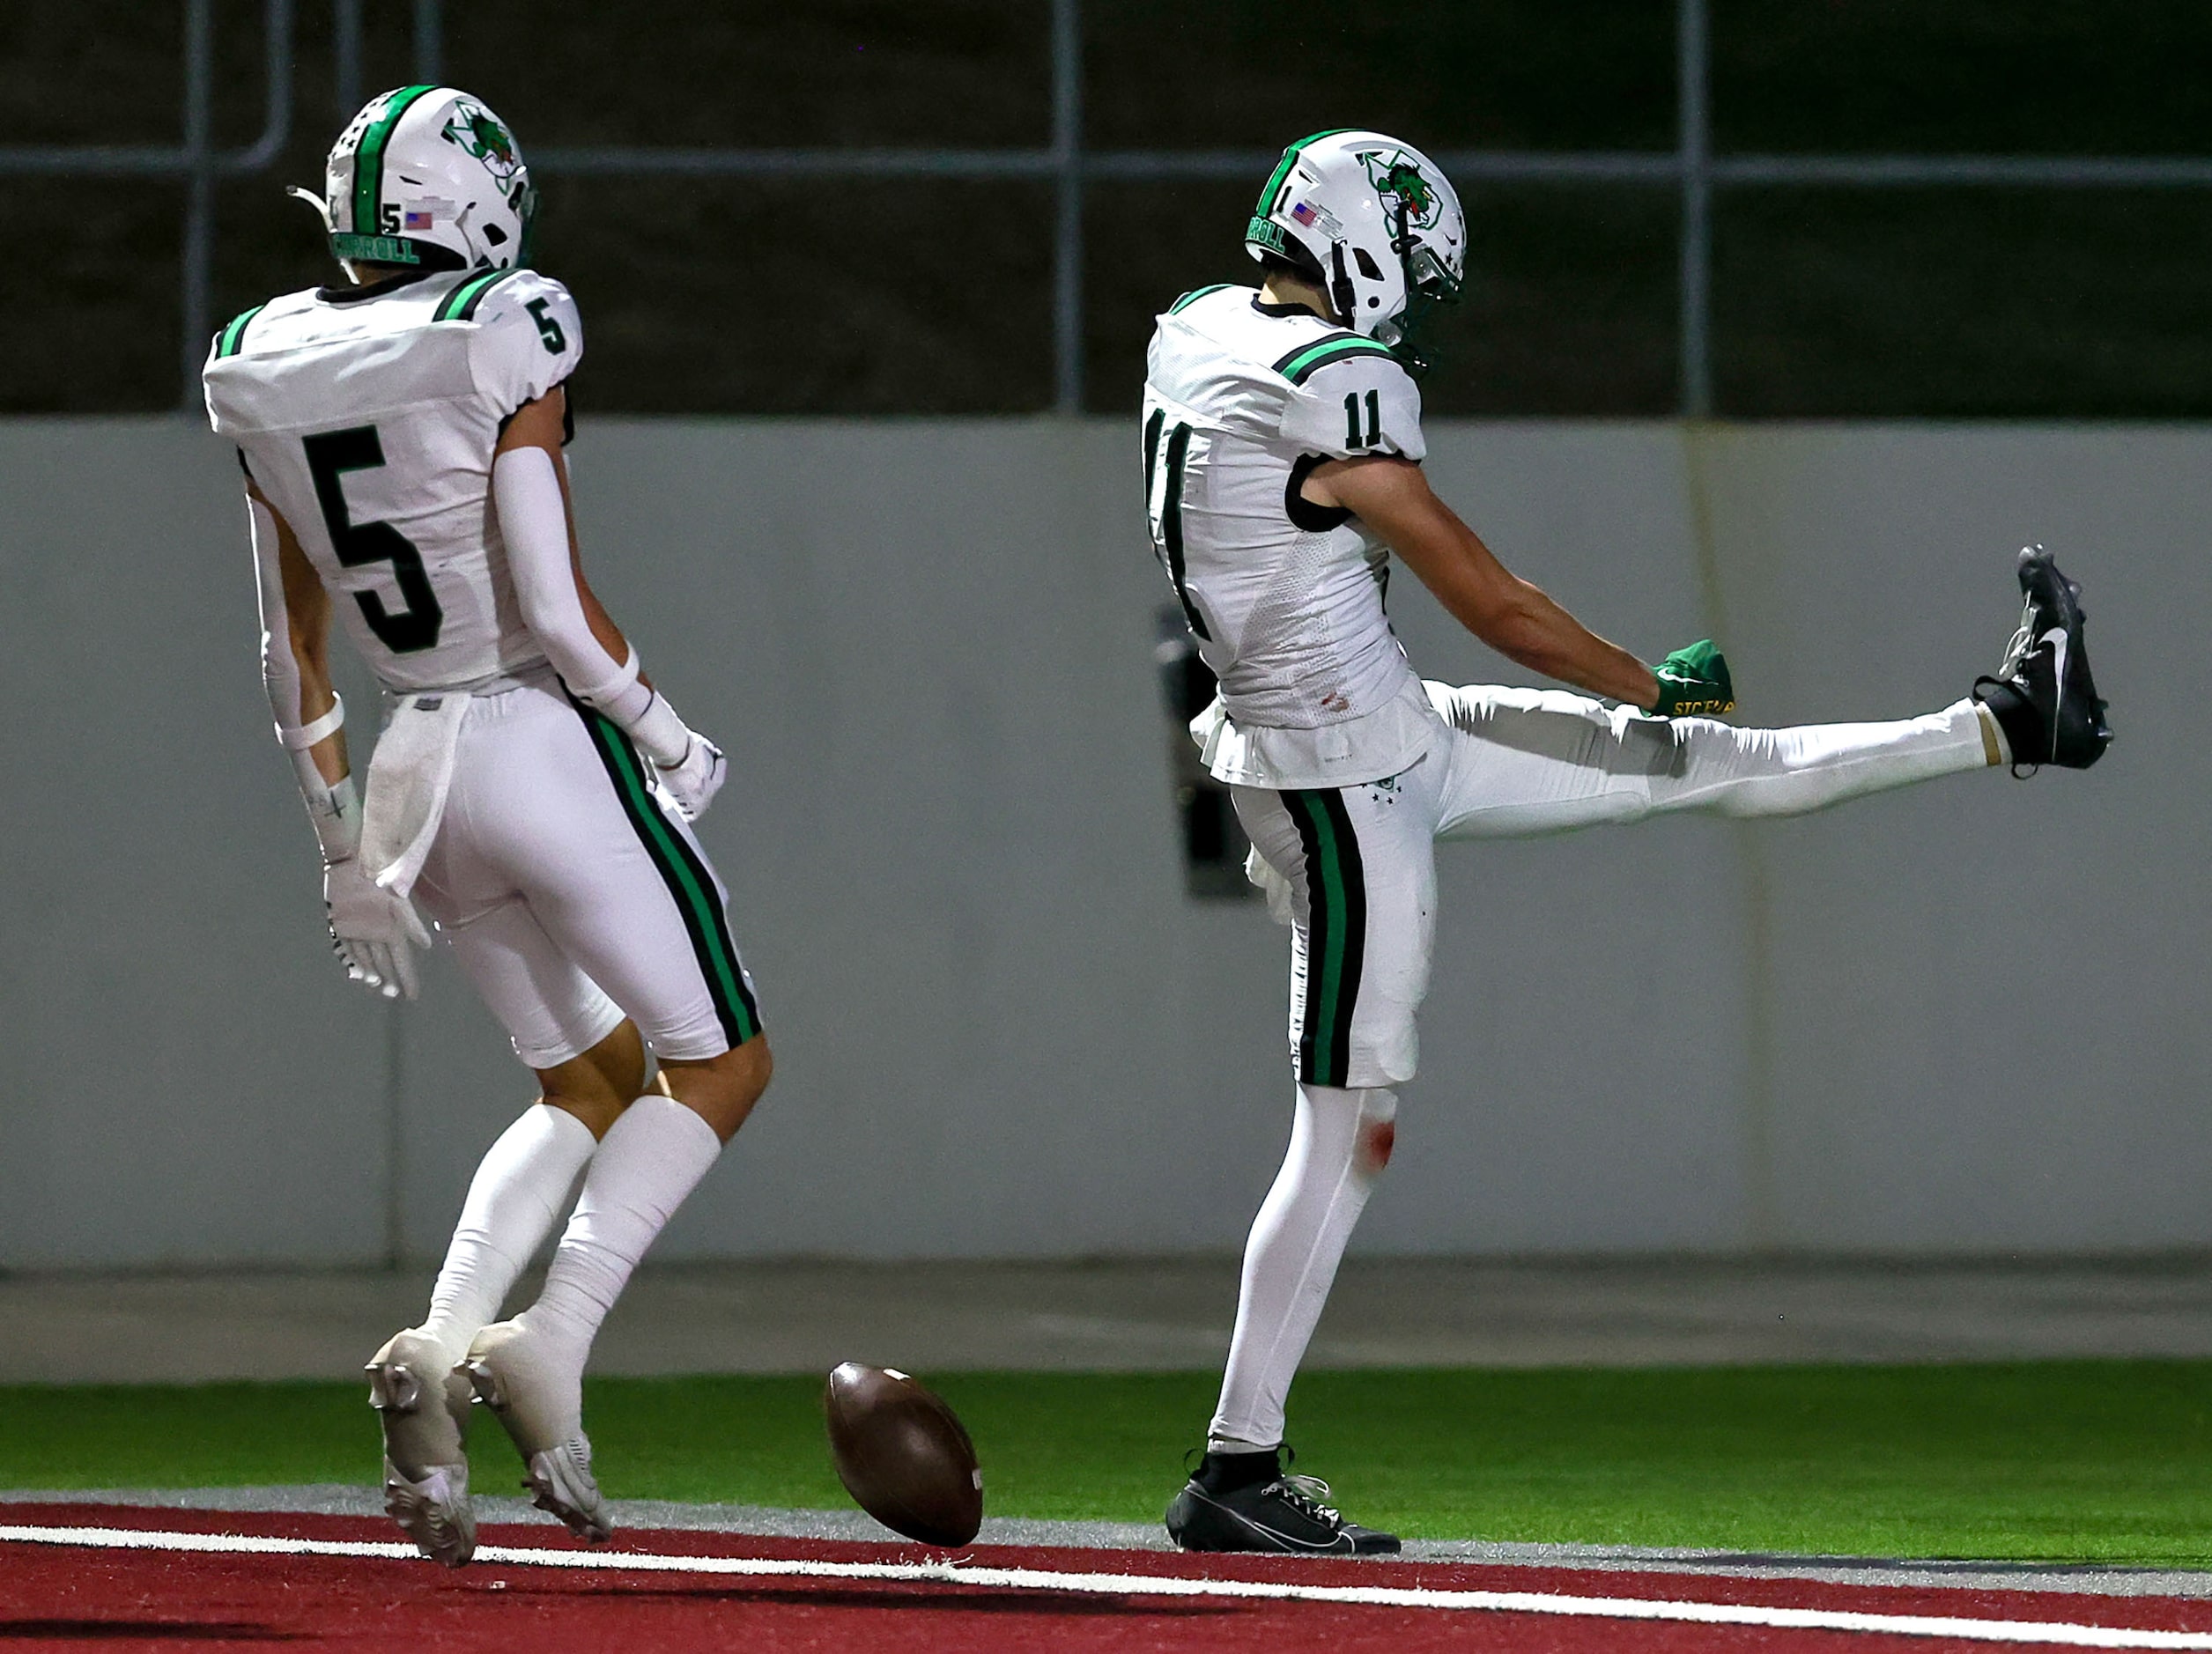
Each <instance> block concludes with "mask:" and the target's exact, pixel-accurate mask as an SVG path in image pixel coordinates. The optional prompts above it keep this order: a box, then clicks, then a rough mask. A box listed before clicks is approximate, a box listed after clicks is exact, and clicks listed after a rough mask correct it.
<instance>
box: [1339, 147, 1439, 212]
mask: <svg viewBox="0 0 2212 1654" xmlns="http://www.w3.org/2000/svg"><path fill="white" fill-rule="evenodd" d="M1359 159H1360V162H1361V164H1362V165H1363V166H1365V167H1366V169H1367V181H1368V182H1369V183H1371V184H1372V185H1373V186H1374V187H1375V194H1376V195H1377V196H1380V198H1381V201H1382V210H1383V212H1384V214H1385V215H1386V216H1387V218H1389V219H1390V221H1391V222H1392V223H1393V224H1395V223H1396V222H1397V218H1398V209H1399V208H1400V206H1401V205H1402V206H1403V207H1404V209H1405V215H1406V224H1407V225H1408V227H1409V228H1411V229H1416V230H1425V229H1428V228H1430V227H1431V226H1432V225H1434V224H1435V223H1436V221H1437V218H1438V215H1439V212H1440V210H1442V205H1443V203H1442V200H1441V198H1440V197H1439V196H1438V195H1437V192H1436V186H1435V185H1434V184H1432V183H1431V182H1430V181H1428V179H1427V178H1426V177H1425V176H1424V174H1423V173H1422V171H1421V169H1420V168H1419V167H1418V166H1415V165H1414V164H1413V163H1412V162H1411V161H1409V160H1408V159H1406V158H1405V156H1404V155H1403V154H1394V155H1388V156H1385V155H1383V154H1381V153H1380V152H1379V151H1378V152H1371V153H1368V154H1365V155H1363V156H1361V157H1360V158H1359Z"/></svg>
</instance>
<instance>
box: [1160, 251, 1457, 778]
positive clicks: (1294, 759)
mask: <svg viewBox="0 0 2212 1654" xmlns="http://www.w3.org/2000/svg"><path fill="white" fill-rule="evenodd" d="M1426 452H1427V447H1426V445H1425V444H1424V441H1423V440H1422V436H1421V397H1420V393H1419V392H1418V391H1417V389H1416V388H1415V387H1414V383H1413V379H1412V376H1411V375H1410V374H1409V373H1407V372H1406V370H1405V368H1404V366H1402V364H1401V363H1400V362H1399V361H1398V359H1397V358H1395V356H1393V355H1392V354H1391V353H1390V351H1388V350H1387V348H1386V347H1384V346H1383V345H1381V344H1379V343H1376V342H1375V341H1374V340H1372V339H1370V338H1366V337H1364V336H1361V335H1359V334H1357V333H1351V332H1347V331H1346V330H1344V329H1341V328H1337V327H1333V326H1331V325H1330V324H1329V323H1328V322H1326V321H1322V320H1321V318H1320V317H1319V316H1316V315H1314V314H1313V313H1312V312H1311V311H1308V310H1306V309H1304V308H1302V307H1299V306H1288V305H1268V304H1263V303H1262V302H1261V299H1260V297H1259V294H1258V293H1257V292H1255V291H1254V289H1252V288H1249V287H1236V286H1227V287H1212V288H1205V289H1202V290H1201V291H1199V292H1195V293H1189V294H1186V295H1185V296H1184V297H1183V298H1182V299H1179V300H1177V301H1176V303H1175V305H1174V306H1173V307H1172V308H1171V309H1169V310H1168V312H1167V313H1166V314H1165V315H1162V316H1161V317H1160V318H1159V321H1158V329H1157V330H1156V331H1155V332H1154V333H1153V335H1152V344H1151V350H1150V355H1149V357H1148V358H1147V371H1146V374H1145V383H1144V462H1145V503H1146V508H1147V511H1148V513H1149V514H1150V519H1151V528H1152V544H1153V550H1154V552H1155V553H1156V555H1157V556H1158V558H1159V560H1160V563H1161V565H1162V566H1163V567H1165V570H1166V571H1167V577H1168V580H1169V582H1170V584H1171V585H1173V587H1174V590H1175V596H1176V599H1177V601H1178V602H1180V604H1181V605H1182V610H1183V617H1184V619H1185V621H1186V622H1187V624H1188V625H1189V627H1190V630H1191V632H1192V634H1193V635H1194V636H1195V638H1196V639H1198V647H1199V653H1201V654H1202V656H1203V657H1204V659H1205V661H1206V664H1207V665H1208V666H1209V667H1210V668H1213V671H1214V675H1215V676H1216V677H1217V678H1218V679H1219V680H1220V684H1221V698H1220V701H1219V703H1218V705H1217V708H1214V709H1210V715H1209V716H1207V717H1202V718H1201V719H1200V720H1199V721H1198V722H1197V723H1195V724H1194V725H1193V726H1192V728H1193V733H1194V734H1195V735H1198V737H1199V739H1200V740H1201V742H1202V744H1204V745H1205V747H1206V749H1207V762H1208V764H1209V767H1210V769H1211V770H1212V771H1213V772H1214V774H1216V775H1217V777H1219V778H1220V779H1224V780H1228V781H1237V782H1244V783H1248V784H1251V785H1256V786H1329V785H1344V784H1347V783H1349V782H1351V781H1358V780H1372V779H1376V778H1378V777H1380V776H1383V775H1388V774H1395V772H1397V771H1398V770H1399V769H1402V768H1403V767H1405V765H1406V764H1410V763H1411V762H1413V759H1414V757H1416V756H1417V754H1418V752H1419V750H1420V748H1421V743H1422V742H1424V740H1425V739H1426V736H1427V734H1428V731H1427V727H1426V725H1427V721H1428V713H1427V712H1426V710H1425V706H1426V703H1425V700H1424V698H1423V696H1422V694H1421V688H1420V683H1419V681H1418V679H1417V677H1416V676H1415V675H1414V671H1413V668H1412V667H1411V665H1410V664H1409V663H1408V661H1407V660H1406V656H1405V651H1404V649H1403V648H1402V647H1401V646H1400V645H1399V643H1398V639H1397V637H1396V635H1395V633H1394V632H1393V631H1391V629H1390V620H1389V617H1388V616H1387V614H1386V612H1385V611H1384V607H1383V596H1384V591H1385V587H1386V586H1387V582H1388V579H1389V552H1388V550H1387V548H1386V547H1385V546H1384V545H1383V543H1381V541H1380V540H1379V539H1377V538H1375V537H1374V536H1373V535H1370V534H1368V533H1367V532H1366V531H1365V529H1364V528H1362V526H1361V525H1360V523H1359V522H1358V520H1357V519H1356V518H1354V517H1353V516H1352V515H1351V514H1350V513H1349V512H1344V511H1341V510H1333V509H1323V508H1322V507H1320V506H1314V505H1313V504H1311V503H1309V502H1308V501H1306V500H1305V499H1303V498H1301V497H1300V495H1299V490H1300V488H1301V487H1302V486H1303V485H1304V484H1305V481H1306V476H1307V474H1308V473H1310V472H1311V471H1312V470H1313V468H1314V467H1315V466H1318V465H1321V464H1322V463H1324V462H1325V461H1329V460H1340V459H1350V458H1354V457H1357V456H1359V455H1364V454H1395V455H1397V456H1399V457H1401V458H1404V459H1409V460H1419V459H1420V458H1421V457H1422V456H1423V455H1424V454H1425V453H1426ZM1363 770H1364V771H1365V773H1355V772H1359V771H1363Z"/></svg>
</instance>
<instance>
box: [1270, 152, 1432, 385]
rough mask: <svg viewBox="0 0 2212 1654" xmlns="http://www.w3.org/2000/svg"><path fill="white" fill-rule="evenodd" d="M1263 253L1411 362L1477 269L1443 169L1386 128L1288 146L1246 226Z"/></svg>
mask: <svg viewBox="0 0 2212 1654" xmlns="http://www.w3.org/2000/svg"><path fill="white" fill-rule="evenodd" d="M1244 244H1245V247H1246V249H1247V251H1248V252H1250V253H1251V255H1252V256H1253V257H1254V258H1255V259H1256V258H1258V257H1260V256H1261V255H1262V254H1267V253H1272V254H1274V255H1275V256H1276V257H1277V258H1280V259H1285V260H1288V261H1289V262H1291V263H1292V264H1295V265H1297V266H1298V269H1299V270H1300V271H1301V272H1303V273H1304V274H1305V275H1306V277H1307V279H1309V280H1311V281H1313V282H1314V283H1316V284H1318V285H1319V286H1320V287H1321V289H1322V290H1323V291H1324V292H1327V293H1328V296H1329V301H1330V302H1331V303H1332V304H1334V305H1335V306H1336V314H1337V316H1338V317H1339V318H1340V319H1341V320H1342V321H1343V324H1344V326H1346V327H1348V328H1350V329H1352V330H1353V331H1354V332H1355V333H1364V334H1365V335H1366V336H1368V337H1370V338H1373V339H1380V341H1381V342H1382V343H1385V344H1387V345H1389V346H1391V347H1392V348H1393V349H1394V350H1395V351H1398V353H1399V354H1400V356H1402V358H1405V359H1406V361H1407V364H1408V366H1412V367H1415V368H1421V367H1425V366H1427V364H1426V363H1424V362H1423V361H1422V360H1421V358H1419V357H1418V356H1417V355H1416V354H1415V353H1414V352H1413V351H1412V350H1411V349H1410V348H1409V346H1408V344H1407V343H1406V339H1407V336H1408V334H1409V333H1410V332H1411V330H1412V329H1413V327H1414V325H1415V324H1416V322H1417V321H1418V320H1419V318H1420V314H1421V313H1422V311H1424V309H1426V308H1427V306H1429V305H1430V304H1432V303H1442V304H1450V303H1452V302H1454V301H1455V300H1456V299H1458V298H1459V296H1460V287H1461V284H1462V283H1463V282H1464V281H1465V280H1466V275H1467V218H1466V216H1465V215H1464V214H1463V213H1462V212H1461V210H1460V198H1459V196H1458V193H1457V192H1456V191H1454V189H1453V188H1452V185H1451V181H1450V180H1448V179H1446V177H1445V176H1444V174H1443V171H1442V170H1441V169H1440V168H1439V166H1437V164H1436V163H1435V162H1434V161H1432V160H1431V159H1429V158H1428V157H1427V156H1425V155H1424V154H1422V153H1421V151H1419V150H1417V149H1415V148H1414V147H1413V146H1412V145H1411V144H1402V143H1400V142H1399V141H1398V140H1397V139H1396V138H1394V137H1385V136H1384V135H1383V134H1382V133H1380V132H1363V131H1358V130H1337V131H1333V132H1316V133H1314V134H1313V136H1312V137H1304V138H1300V139H1299V140H1298V142H1297V143H1295V144H1291V147H1290V148H1288V149H1286V150H1284V151H1283V159H1282V160H1281V161H1280V162H1278V163H1277V164H1276V169H1275V172H1274V174H1273V175H1271V176H1270V177H1269V179H1268V183H1267V188H1265V189H1263V190H1261V192H1260V200H1259V203H1258V204H1257V205H1256V206H1254V208H1253V210H1252V222H1251V223H1250V224H1248V225H1246V226H1245V233H1244Z"/></svg>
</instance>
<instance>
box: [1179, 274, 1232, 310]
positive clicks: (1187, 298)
mask: <svg viewBox="0 0 2212 1654" xmlns="http://www.w3.org/2000/svg"><path fill="white" fill-rule="evenodd" d="M1232 285H1234V284H1233V283H1231V282H1216V283H1215V284H1213V285H1212V286H1210V287H1201V288H1198V289H1196V290H1195V291H1194V292H1187V293H1185V294H1184V295H1183V296H1182V297H1181V298H1180V299H1177V300H1176V301H1175V302H1174V303H1173V304H1172V305H1170V306H1168V307H1167V314H1169V315H1171V316H1172V315H1175V314H1179V313H1180V312H1182V311H1185V310H1187V309H1189V308H1190V307H1191V306H1193V305H1195V304H1196V303H1197V302H1198V301H1199V300H1200V299H1203V298H1204V297H1205V296H1206V295H1207V294H1208V293H1217V292H1224V291H1225V290H1226V289H1227V288H1229V287H1231V286H1232Z"/></svg>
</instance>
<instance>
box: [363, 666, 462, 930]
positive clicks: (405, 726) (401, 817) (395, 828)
mask: <svg viewBox="0 0 2212 1654" xmlns="http://www.w3.org/2000/svg"><path fill="white" fill-rule="evenodd" d="M469 702H470V697H469V696H468V694H467V693H466V692H464V691H458V690H447V691H446V692H444V693H442V694H436V695H423V694H414V695H409V696H406V697H405V698H403V699H402V700H401V701H400V703H399V705H398V707H397V709H396V711H394V713H392V719H391V722H389V723H388V724H387V725H385V726H384V733H383V735H381V736H380V737H379V738H378V740H377V742H376V753H375V756H374V757H372V758H371V759H370V760H369V768H368V797H367V798H366V800H365V801H363V803H362V805H361V866H362V868H363V870H364V871H366V873H367V874H368V875H369V876H370V877H371V878H373V879H374V880H375V881H376V882H377V883H378V884H380V885H381V886H382V887H383V888H384V889H385V890H389V891H391V892H392V894H393V895H395V896H405V895H406V894H407V893H408V892H409V891H411V890H413V889H414V888H415V878H416V875H418V874H419V873H420V872H421V871H422V870H423V860H424V858H425V857H426V856H428V855H429V854H430V845H431V840H433V838H437V836H438V823H440V821H441V820H443V819H444V817H445V814H446V794H447V793H448V790H449V789H450V788H451V787H452V786H453V760H454V752H455V749H456V748H457V747H458V746H459V745H460V742H461V720H462V719H464V718H466V717H467V716H468V715H469Z"/></svg>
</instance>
